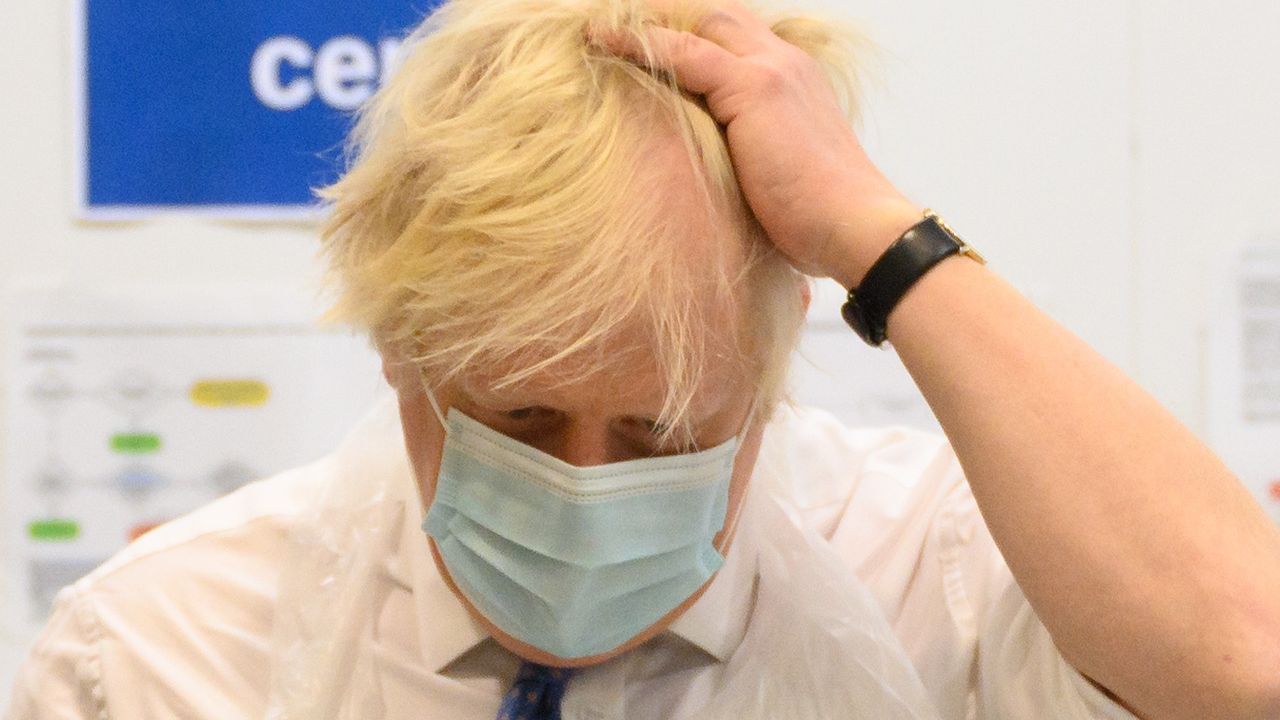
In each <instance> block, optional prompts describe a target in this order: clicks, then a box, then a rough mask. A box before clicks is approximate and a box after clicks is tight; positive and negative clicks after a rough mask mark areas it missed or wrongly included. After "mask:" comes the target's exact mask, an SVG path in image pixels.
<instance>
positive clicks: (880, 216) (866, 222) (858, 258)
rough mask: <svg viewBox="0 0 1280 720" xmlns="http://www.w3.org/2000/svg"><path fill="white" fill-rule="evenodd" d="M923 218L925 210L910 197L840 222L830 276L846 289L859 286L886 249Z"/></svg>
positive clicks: (881, 204) (876, 206)
mask: <svg viewBox="0 0 1280 720" xmlns="http://www.w3.org/2000/svg"><path fill="white" fill-rule="evenodd" d="M923 218H924V209H923V208H920V207H918V206H917V205H915V204H914V203H912V202H910V201H908V200H906V199H899V200H892V201H886V202H884V203H879V204H876V205H874V206H871V207H869V208H863V209H861V210H859V211H858V212H857V213H856V215H855V216H852V217H850V218H848V219H846V220H844V221H843V222H840V223H838V225H837V230H836V232H835V234H834V236H833V237H832V240H831V241H832V246H833V249H834V251H833V252H832V253H830V254H829V258H830V263H829V265H828V267H827V268H826V275H827V276H828V277H830V278H832V279H834V280H835V281H836V282H838V283H840V285H842V286H843V287H845V288H846V289H851V288H856V287H857V286H858V285H859V283H861V282H862V278H863V276H865V275H866V274H867V270H868V269H870V268H871V266H872V265H873V264H874V263H875V261H876V260H877V259H879V258H880V256H881V255H882V254H884V251H885V250H887V249H888V248H889V246H890V245H892V244H893V242H894V241H895V240H897V239H898V238H899V237H901V236H902V234H903V233H905V232H906V231H907V230H909V229H911V227H912V226H913V225H915V224H916V223H918V222H920V220H921V219H923Z"/></svg>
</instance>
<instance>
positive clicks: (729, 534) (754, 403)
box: [722, 395, 760, 543]
mask: <svg viewBox="0 0 1280 720" xmlns="http://www.w3.org/2000/svg"><path fill="white" fill-rule="evenodd" d="M759 407H760V396H759V395H756V396H755V397H753V398H751V408H750V409H749V410H747V419H746V420H745V421H743V423H742V429H741V430H739V431H738V446H737V447H736V448H734V452H733V460H734V469H735V470H736V469H737V461H738V451H739V450H741V449H742V443H743V442H744V441H745V440H746V438H747V432H748V431H749V430H750V429H751V422H752V421H753V420H755V418H756V409H757V408H759ZM750 482H751V478H749V477H748V478H747V483H748V485H747V487H745V488H743V489H742V499H741V500H739V501H738V508H737V510H736V511H735V512H734V513H733V516H732V517H727V516H726V517H725V519H724V528H722V530H723V532H724V542H725V543H731V542H732V541H733V538H734V537H735V536H737V534H738V520H739V519H741V518H742V511H743V509H744V508H746V506H747V497H746V495H747V493H748V492H750V490H751V487H750Z"/></svg>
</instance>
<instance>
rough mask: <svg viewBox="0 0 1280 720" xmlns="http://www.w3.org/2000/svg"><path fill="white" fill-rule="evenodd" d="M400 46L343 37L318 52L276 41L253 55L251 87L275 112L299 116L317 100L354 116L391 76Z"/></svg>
mask: <svg viewBox="0 0 1280 720" xmlns="http://www.w3.org/2000/svg"><path fill="white" fill-rule="evenodd" d="M400 45H401V40H400V39H399V38H384V39H383V40H381V41H380V42H379V43H378V47H377V48H374V47H373V45H371V44H370V43H369V42H368V41H366V40H364V39H362V38H359V37H356V36H354V35H343V36H341V37H336V38H333V39H331V40H328V41H327V42H325V43H324V44H322V45H320V47H319V48H316V49H314V50H313V49H312V47H311V46H310V45H308V44H307V43H306V42H305V41H303V40H300V39H298V38H296V37H291V36H288V35H281V36H278V37H273V38H271V39H269V40H267V41H266V42H264V43H262V44H261V45H259V46H258V49H257V50H255V51H254V53H253V59H252V60H250V62H249V84H250V85H251V86H252V88H253V94H254V95H255V96H257V98H258V101H259V102H261V103H262V104H263V105H266V106H267V107H269V108H271V109H272V110H279V111H281V112H289V111H291V110H297V109H299V108H301V107H305V106H306V105H307V104H308V103H310V102H311V101H312V100H313V99H315V98H317V97H318V98H319V99H320V101H321V102H323V103H324V104H326V105H328V106H329V107H332V108H334V109H337V110H355V109H356V108H358V107H360V103H362V102H364V101H365V100H368V99H369V96H370V95H372V94H373V91H374V90H375V89H376V88H377V84H378V83H382V82H386V80H387V78H388V77H390V76H391V73H392V72H393V71H394V70H395V68H396V65H397V64H398V59H399V54H400ZM286 78H288V79H287V80H286Z"/></svg>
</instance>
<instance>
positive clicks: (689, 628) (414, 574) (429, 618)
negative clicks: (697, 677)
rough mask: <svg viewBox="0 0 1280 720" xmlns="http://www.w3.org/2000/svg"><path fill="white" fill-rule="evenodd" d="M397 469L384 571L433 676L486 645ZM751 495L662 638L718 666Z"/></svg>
mask: <svg viewBox="0 0 1280 720" xmlns="http://www.w3.org/2000/svg"><path fill="white" fill-rule="evenodd" d="M401 447H403V444H402V445H401ZM400 467H401V468H403V473H402V474H403V477H402V478H400V479H399V481H398V484H399V485H400V486H401V487H404V488H406V491H405V493H404V496H405V498H404V499H405V501H404V511H405V515H406V517H405V521H404V522H403V523H401V526H402V534H401V538H400V547H399V552H398V553H397V556H396V557H393V558H389V559H388V565H387V569H388V571H389V572H390V574H391V575H392V577H393V578H395V579H396V581H397V582H399V583H401V584H403V585H406V586H407V589H408V590H409V591H410V592H411V593H412V596H413V607H414V610H415V612H416V614H417V618H416V620H417V622H416V625H417V629H418V641H419V647H420V648H421V654H422V659H423V662H424V663H425V665H426V666H427V667H428V668H430V669H431V670H432V671H434V672H440V671H442V670H444V669H445V668H446V667H448V666H449V665H450V664H452V663H453V662H454V661H456V660H457V659H458V658H460V657H462V656H463V655H465V654H466V653H467V652H469V651H470V650H471V649H473V648H474V647H476V646H477V645H479V644H480V643H482V642H484V641H485V640H488V639H489V633H488V632H487V631H486V630H485V629H484V627H483V626H481V625H480V624H479V623H478V622H476V620H475V619H474V618H473V617H471V614H470V613H469V612H467V609H466V608H465V607H464V606H463V605H462V603H461V602H460V601H459V600H458V598H457V597H456V596H455V595H454V594H453V591H452V590H450V589H449V586H448V585H447V584H446V583H445V581H444V578H443V577H441V575H440V571H439V569H438V568H437V567H436V563H435V560H434V559H433V558H432V556H431V550H430V548H429V546H428V545H427V536H426V533H425V532H423V530H422V518H423V517H424V513H425V510H424V508H423V503H422V497H421V493H420V492H419V488H418V483H417V481H416V480H415V479H414V477H413V473H412V471H411V470H410V469H409V468H410V465H409V463H407V462H406V463H403V464H401V465H400ZM749 489H750V488H748V490H749ZM753 495H756V493H753V492H750V491H748V492H747V493H746V497H745V498H744V500H743V507H742V509H741V510H740V515H741V518H740V519H741V521H742V522H740V523H739V525H738V527H737V531H736V533H735V537H734V539H733V543H732V545H731V546H730V548H729V552H728V554H727V555H726V557H725V561H724V564H723V565H722V566H721V567H720V570H719V571H718V572H717V573H716V575H715V576H714V577H713V578H712V580H711V584H710V586H709V587H707V589H706V591H705V592H703V594H702V596H701V597H699V598H698V599H697V600H696V601H695V602H694V603H693V605H691V606H690V607H689V609H688V610H686V611H685V612H684V613H683V614H682V615H681V616H680V617H679V618H677V619H676V621H675V622H674V623H672V624H671V626H670V627H669V628H668V629H667V633H668V634H671V635H674V636H676V637H679V638H681V639H683V640H685V641H687V642H689V643H691V644H693V645H694V646H696V647H698V648H700V649H701V650H703V651H705V652H706V653H707V654H709V655H711V656H712V657H714V658H715V659H716V660H718V661H720V662H725V661H727V660H728V659H729V658H730V657H731V656H732V655H733V653H734V651H735V650H737V649H738V646H739V645H740V644H741V643H742V638H743V637H744V636H745V635H746V632H747V621H748V620H749V618H750V615H751V608H752V605H753V604H754V598H755V578H756V568H757V557H758V546H757V543H756V538H755V536H754V534H753V533H752V532H751V526H752V523H751V522H749V516H750V513H749V512H748V507H747V505H748V504H749V503H750V502H751V498H752V496H753Z"/></svg>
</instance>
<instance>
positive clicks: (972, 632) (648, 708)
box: [13, 0, 1280, 718]
mask: <svg viewBox="0 0 1280 720" xmlns="http://www.w3.org/2000/svg"><path fill="white" fill-rule="evenodd" d="M838 47H839V44H838V38H837V36H836V35H835V34H833V32H832V31H831V29H830V27H828V26H826V25H824V24H821V23H816V22H813V21H805V20H800V19H794V18H793V19H785V20H779V21H777V22H775V23H773V24H771V25H770V24H766V23H765V22H764V21H762V20H761V19H759V17H758V16H757V15H755V14H754V13H752V12H751V11H749V10H747V9H746V8H744V7H742V6H741V5H739V4H737V3H736V2H728V3H725V4H721V5H717V6H715V7H711V8H706V9H699V8H697V7H693V6H685V5H683V4H674V5H671V6H666V7H662V8H655V7H653V6H651V5H650V4H648V3H643V2H637V1H632V0H598V1H595V2H587V3H569V2H564V1H563V0H455V2H453V3H451V4H449V5H447V6H445V8H444V9H442V10H441V11H439V12H438V13H437V14H436V15H435V16H433V18H432V19H431V20H429V22H428V26H427V27H426V28H425V29H424V30H422V31H420V32H419V33H418V37H417V39H416V44H415V45H414V49H413V51H412V53H411V54H410V55H409V56H408V57H407V59H406V60H405V63H404V65H403V66H402V68H401V70H400V71H399V72H398V74H397V75H396V77H395V78H394V79H393V80H392V81H391V82H390V83H389V84H388V86H387V87H386V88H384V89H383V90H382V91H381V92H380V94H379V95H378V97H377V98H375V100H374V101H373V103H372V104H371V106H370V107H369V108H368V109H367V110H366V111H365V114H364V115H363V117H362V120H361V124H360V127H359V128H358V130H357V133H356V140H357V147H358V150H359V155H358V159H357V161H356V163H355V165H354V166H353V167H352V169H351V171H350V172H349V173H348V175H347V176H346V177H345V178H344V179H343V180H342V181H341V182H340V183H338V184H337V185H336V186H334V187H333V188H330V189H328V190H327V191H326V193H327V196H328V197H329V198H330V199H331V200H332V201H333V203H334V211H333V217H332V220H331V221H330V223H329V225H328V227H327V228H326V232H325V243H326V250H327V253H328V257H329V260H330V262H331V264H332V267H333V269H334V274H335V277H336V278H337V280H338V282H339V283H340V287H341V289H342V298H341V302H340V303H339V306H338V313H339V315H340V316H341V317H344V318H346V319H349V320H351V321H354V322H356V323H358V324H360V325H362V326H364V327H367V328H368V329H369V330H370V332H371V334H372V336H373V338H374V339H375V341H376V342H377V343H378V346H379V348H380V350H381V352H382V354H383V358H384V367H385V374H386V376H387V379H388V382H389V383H390V385H391V386H392V387H393V388H394V390H395V392H396V396H397V400H398V403H397V407H396V408H394V409H392V408H386V409H384V411H382V412H381V413H375V415H374V416H372V417H371V418H370V419H369V420H368V421H366V422H365V423H364V424H363V425H362V426H361V427H360V428H358V429H357V430H356V431H355V432H354V433H353V434H352V436H351V438H350V439H349V440H348V441H347V442H346V443H345V444H344V446H343V447H342V448H340V449H339V450H338V451H337V452H336V453H335V454H334V455H333V456H331V457H329V458H326V459H325V460H323V461H321V462H319V463H317V464H316V465H314V466H310V467H307V468H301V469H299V470H296V471H292V472H290V473H286V474H284V475H282V476H280V477H278V478H274V479H271V480H268V481H265V482H263V483H259V484H256V485H254V486H251V487H250V488H247V489H245V490H243V491H241V492H239V493H237V494H235V495H232V496H231V497H229V498H226V499H224V500H222V501H220V502H219V503H216V504H215V505H213V506H210V507H209V508H206V509H204V510H202V511H199V512H197V513H195V514H194V515H192V516H190V517H188V518H185V519H182V520H179V521H177V522H175V523H173V524H171V525H169V526H167V527H166V528H163V529H161V530H158V531H156V532H155V533H153V534H151V535H149V536H148V537H147V538H145V539H144V540H142V541H140V542H139V543H137V544H135V545H134V546H133V547H131V548H130V549H129V550H126V551H125V553H123V554H122V555H121V556H119V557H117V558H116V559H114V560H112V561H111V562H109V563H108V564H107V565H105V566H104V567H103V568H100V569H99V570H97V571H95V572H94V573H93V574H91V575H90V576H89V577H88V578H86V579H85V580H82V581H81V582H79V583H77V584H76V585H75V586H73V587H72V588H71V589H69V590H67V591H65V592H64V593H63V594H62V595H61V596H60V602H59V608H58V610H57V611H56V613H55V615H54V618H53V619H52V620H51V623H50V627H49V628H48V629H47V630H46V632H45V634H44V635H43V637H42V639H41V640H40V641H39V643H38V644H37V646H36V648H35V649H34V650H33V654H32V659H31V661H30V662H29V664H28V666H27V668H26V669H25V670H24V674H23V675H22V677H21V678H20V679H19V685H18V688H17V693H16V700H15V709H14V711H13V714H14V716H15V717H24V718H25V717H50V718H52V717H74V718H82V717H210V718H214V717H217V718H227V717H258V716H262V715H264V714H265V715H267V716H270V717H297V718H318V717H344V718H346V717H350V718H371V717H397V718H398V717H406V718H407V717H415V718H444V717H447V718H482V717H483V718H488V717H507V718H516V717H530V718H532V717H564V718H604V717H626V718H666V717H851V718H889V717H911V718H923V717H946V718H952V717H966V716H976V717H984V718H1024V717H1062V718H1092V717H1110V718H1125V717H1134V716H1137V717H1150V718H1204V717H1214V718H1263V717H1276V716H1278V715H1280V671H1277V670H1276V668H1278V667H1280V534H1278V533H1277V531H1276V529H1275V528H1274V527H1272V526H1271V525H1270V524H1269V523H1268V521H1267V520H1266V518H1265V517H1264V516H1263V515H1262V513H1261V511H1260V510H1259V509H1258V508H1257V507H1256V506H1255V505H1254V504H1253V502H1252V500H1251V499H1250V498H1249V497H1248V495H1247V493H1246V492H1245V491H1244V490H1243V489H1242V488H1241V487H1240V486H1239V484H1238V483H1237V482H1236V480H1235V479H1234V478H1233V477H1232V476H1231V475H1230V473H1229V472H1228V471H1227V470H1226V468H1224V467H1223V466H1222V465H1221V463H1220V462H1219V461H1218V460H1217V459H1216V458H1214V457H1213V455H1212V454H1211V453H1210V452H1209V451H1208V450H1207V449H1206V448H1204V447H1203V446H1202V445H1201V444H1200V443H1199V442H1198V441H1197V440H1196V439H1195V438H1194V437H1193V436H1192V435H1191V433H1189V432H1188V431H1187V430H1186V429H1184V428H1182V427H1181V426H1180V425H1178V423H1177V422H1176V421H1174V420H1173V419H1172V418H1171V417H1170V416H1169V415H1168V414H1167V413H1166V412H1165V411H1163V410H1162V409H1161V408H1160V407H1159V406H1158V405H1157V404H1156V403H1155V402H1154V401H1153V400H1152V399H1150V398H1149V397H1148V396H1146V395H1145V394H1144V393H1143V392H1142V391H1141V390H1140V389H1139V388H1138V387H1137V386H1136V385H1135V384H1134V383H1133V382H1131V381H1130V380H1128V379H1127V378H1125V377H1123V375H1122V374H1121V373H1119V372H1118V371H1117V370H1116V369H1114V368H1113V367H1111V366H1109V365H1108V364H1107V363H1106V362H1105V361H1104V360H1103V359H1102V358H1100V357H1099V356H1097V355H1096V354H1095V353H1093V352H1092V351H1090V350H1089V349H1088V348H1087V347H1085V346H1084V345H1083V344H1082V343H1080V341H1079V340H1077V339H1076V338H1074V337H1072V336H1071V335H1070V334H1069V333H1067V332H1066V331H1064V330H1063V329H1062V328H1060V327H1058V326H1057V325H1055V324H1054V323H1053V322H1052V321H1051V320H1050V319H1049V318H1047V317H1046V316H1044V315H1043V314H1041V313H1040V312H1039V311H1037V310H1036V309H1035V308H1034V307H1032V306H1031V305H1030V304H1029V303H1028V302H1027V301H1026V300H1025V299H1023V298H1022V297H1021V296H1020V295H1018V294H1017V293H1016V292H1015V291H1014V290H1013V289H1012V288H1010V287H1009V286H1008V285H1007V284H1005V283H1004V282H1003V281H1001V280H1000V279H999V278H998V277H997V276H996V275H995V274H994V273H993V272H992V271H991V270H989V269H987V268H986V267H985V266H984V265H983V264H981V263H980V262H977V261H975V260H976V258H975V256H974V255H973V254H972V253H971V252H970V251H969V250H968V248H967V247H965V246H963V245H961V244H957V242H956V241H955V240H954V239H953V238H952V236H951V234H950V233H949V232H948V231H947V229H946V228H945V227H944V226H942V225H941V224H939V223H937V222H936V221H935V220H933V219H931V218H925V217H924V215H923V211H922V209H921V208H919V207H918V206H916V205H915V204H913V203H912V202H911V201H909V200H908V199H907V198H905V197H904V196H903V195H902V194H901V193H899V192H898V191H897V190H896V189H895V188H894V187H893V186H892V185H891V184H890V183H889V182H888V180H887V179H885V178H884V176H883V175H882V174H881V173H879V172H878V171H877V170H876V168H875V167H874V165H872V164H871V163H870V161H869V160H868V158H867V157H866V156H865V154H864V153H863V151H862V149H861V147H860V145H859V144H858V142H857V139H856V137H855V136H854V135H853V133H852V132H851V131H850V130H849V123H848V117H847V115H846V113H845V112H844V111H843V110H842V108H841V103H840V102H839V100H838V93H837V92H835V91H834V90H833V85H832V82H831V78H834V77H838V76H839V75H840V72H839V71H840V70H841V69H842V67H843V68H844V69H847V67H846V66H841V65H839V64H838V63H837V64H827V65H825V66H824V65H823V64H820V63H819V62H818V61H817V60H815V57H821V58H823V59H824V62H828V63H829V62H832V61H831V59H832V58H834V57H836V52H835V51H836V50H837V49H838ZM824 69H825V70H827V71H828V72H824ZM682 91H683V92H682ZM903 248H907V250H903ZM913 249H914V250H913ZM904 253H905V254H904ZM913 253H914V254H913ZM885 258H888V260H885ZM797 271H800V272H803V273H806V274H809V275H813V276H820V277H832V278H835V279H836V280H837V281H839V282H840V283H842V284H843V285H844V286H846V287H849V288H857V292H856V293H855V294H854V297H853V298H852V302H851V304H850V306H849V312H848V313H847V317H849V318H850V320H851V324H853V325H854V326H855V328H856V329H858V331H859V333H860V334H862V335H864V336H865V337H866V338H867V339H869V341H871V342H873V343H874V342H879V341H881V340H883V338H884V336H887V337H888V338H889V339H891V340H892V342H893V343H894V346H895V348H896V349H897V351H898V354H899V355H900V356H901V358H902V360H903V362H904V363H905V364H906V366H907V368H908V370H909V371H910V372H911V374H912V376H913V378H914V379H915V380H916V382H917V384H918V385H919V386H920V388H921V390H922V391H923V393H924V395H925V397H926V398H927V399H928V400H929V402H930V405H931V407H932V408H933V410H934V412H935V413H936V415H937V416H938V418H939V420H940V422H941V423H942V426H943V428H944V430H945V431H946V433H947V436H948V440H949V441H950V445H949V446H948V445H947V444H946V443H943V442H940V441H938V440H937V439H934V438H930V437H928V436H924V435H921V434H915V433H909V432H905V431H900V430H899V431H871V430H850V429H846V428H842V427H840V426H839V425H838V424H837V423H835V422H834V421H833V420H832V419H831V418H829V417H828V416H824V415H822V414H821V413H815V412H811V411H803V410H792V409H787V408H783V407H779V400H780V398H781V396H782V391H781V387H782V377H783V376H784V371H785V362H786V361H785V359H786V357H787V356H788V355H789V354H790V351H791V349H792V346H793V344H794V340H795V336H796V333H797V331H798V327H799V324H800V322H801V319H802V316H803V307H804V305H805V304H806V303H807V300H806V294H805V290H804V284H803V282H802V278H801V277H800V275H799V273H798V272H797ZM895 288H896V290H895ZM852 351H853V348H852V347H851V352H852ZM396 410H398V412H397V411H396ZM951 447H954V455H953V454H952V453H951ZM961 469H963V472H962V471H961ZM975 501H976V502H975ZM979 510H980V511H981V513H980V514H979ZM420 526H421V528H420ZM424 531H425V534H424ZM997 546H998V548H999V551H997V549H996V548H997ZM1006 561H1007V568H1006V565H1005V562H1006ZM1009 571H1012V574H1011V575H1010V574H1009ZM1015 581H1016V582H1015Z"/></svg>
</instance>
